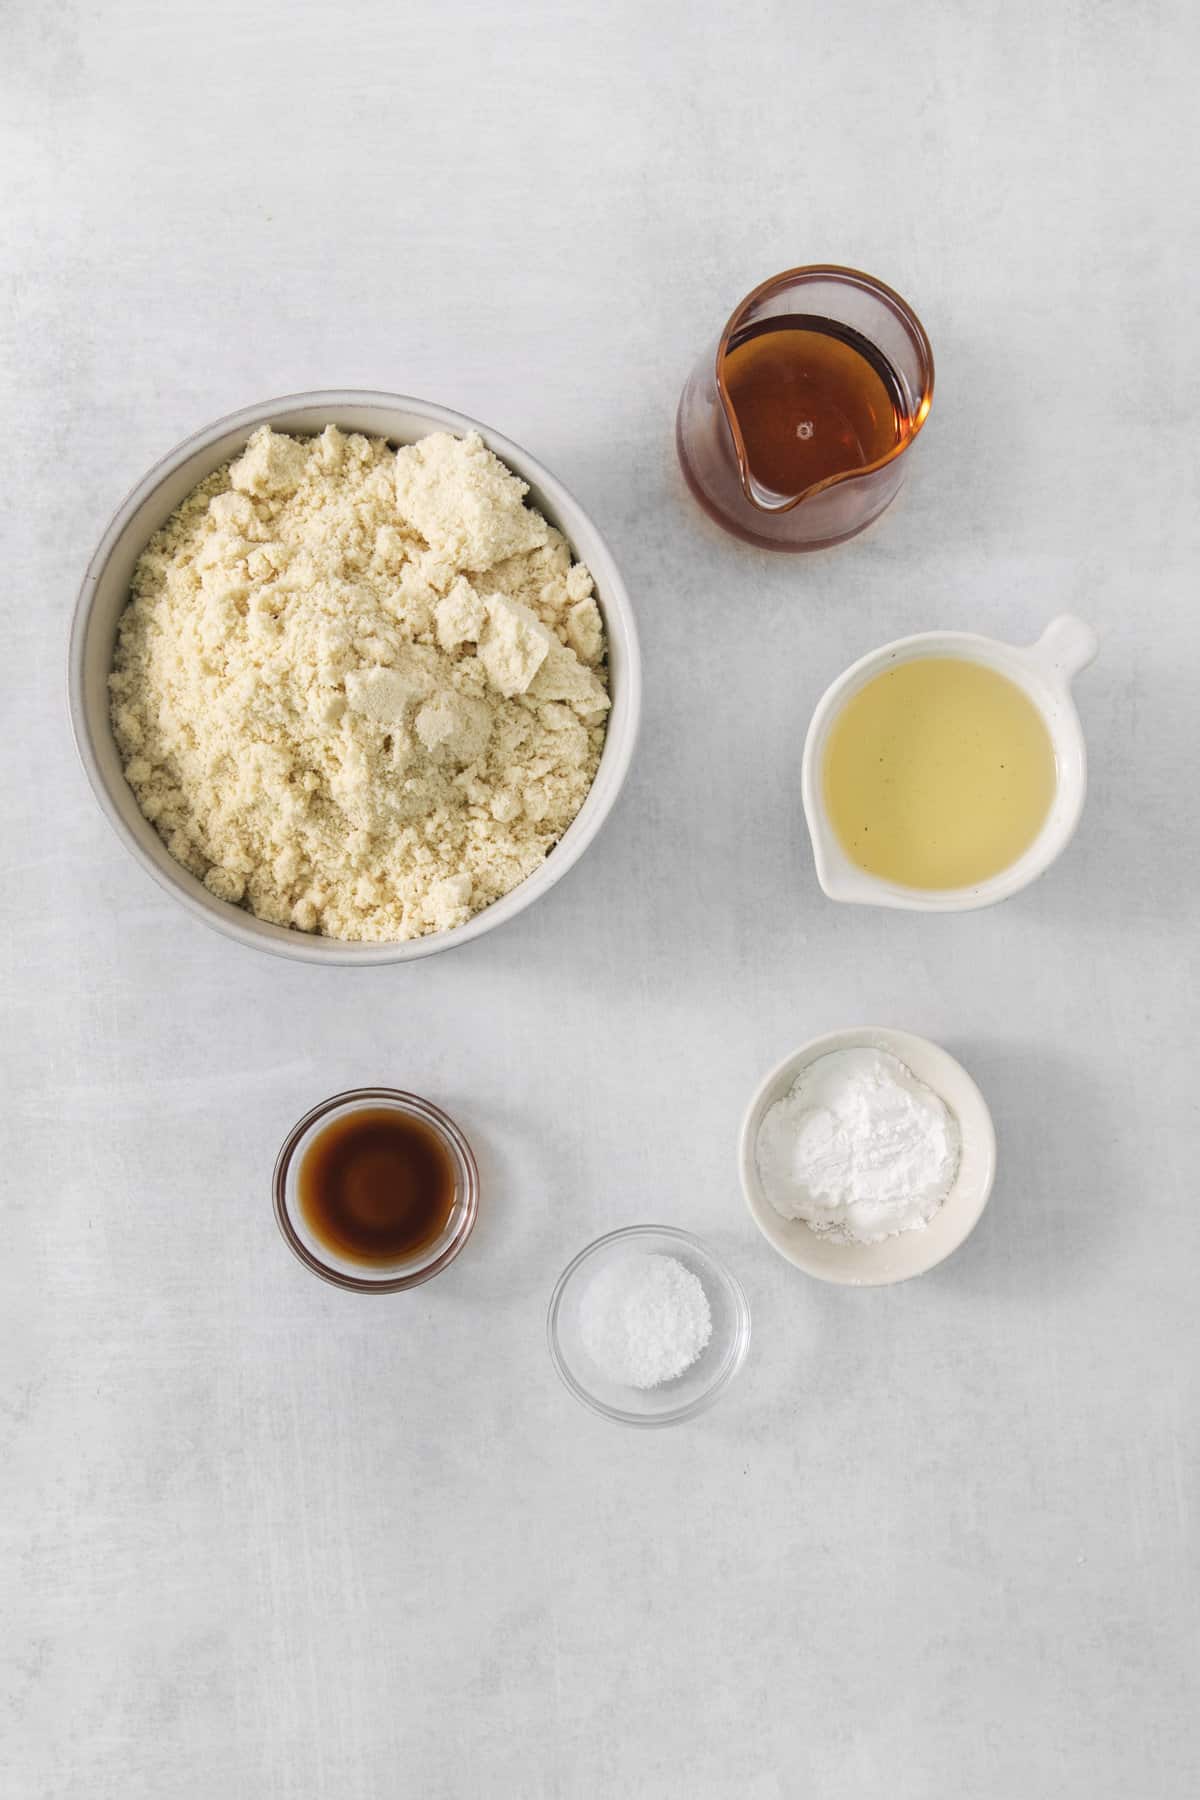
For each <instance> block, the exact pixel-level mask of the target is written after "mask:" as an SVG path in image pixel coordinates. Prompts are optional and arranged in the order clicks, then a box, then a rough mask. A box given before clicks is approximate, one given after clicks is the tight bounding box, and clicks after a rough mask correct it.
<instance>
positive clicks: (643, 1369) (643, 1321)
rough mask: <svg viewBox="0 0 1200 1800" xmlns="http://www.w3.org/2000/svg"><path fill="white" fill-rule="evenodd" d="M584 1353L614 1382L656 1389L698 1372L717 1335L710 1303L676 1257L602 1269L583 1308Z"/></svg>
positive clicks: (639, 1257) (617, 1262)
mask: <svg viewBox="0 0 1200 1800" xmlns="http://www.w3.org/2000/svg"><path fill="white" fill-rule="evenodd" d="M579 1329H580V1333H581V1335H582V1338H583V1345H584V1349H585V1350H586V1351H587V1353H588V1355H589V1356H590V1357H591V1359H592V1361H593V1362H594V1363H595V1364H596V1365H597V1367H598V1368H599V1369H601V1370H602V1371H603V1372H604V1374H605V1375H607V1376H608V1378H609V1380H610V1381H619V1382H621V1383H622V1384H623V1385H624V1386H625V1387H632V1388H652V1387H657V1386H658V1385H659V1383H660V1382H663V1381H674V1379H675V1378H676V1376H677V1375H682V1374H683V1372H684V1370H685V1369H690V1368H691V1366H692V1364H693V1363H694V1362H695V1360H696V1358H697V1357H698V1356H699V1354H700V1352H701V1351H702V1350H703V1349H704V1346H705V1345H706V1344H707V1343H708V1340H709V1339H710V1338H711V1336H712V1314H711V1312H710V1311H709V1305H708V1296H707V1294H706V1293H705V1292H704V1288H703V1286H702V1284H701V1282H700V1279H699V1277H698V1276H696V1275H693V1273H692V1271H691V1270H690V1269H685V1268H684V1266H683V1264H682V1263H681V1262H677V1261H676V1259H675V1257H673V1256H647V1255H645V1254H644V1253H636V1254H631V1255H628V1256H622V1257H618V1258H616V1259H614V1260H613V1261H612V1262H610V1263H606V1264H605V1266H604V1267H603V1268H602V1269H601V1270H599V1272H598V1273H597V1274H596V1275H595V1276H594V1277H593V1279H592V1281H591V1283H590V1284H589V1286H588V1288H587V1290H586V1291H585V1293H584V1296H583V1301H582V1303H581V1305H580V1309H579Z"/></svg>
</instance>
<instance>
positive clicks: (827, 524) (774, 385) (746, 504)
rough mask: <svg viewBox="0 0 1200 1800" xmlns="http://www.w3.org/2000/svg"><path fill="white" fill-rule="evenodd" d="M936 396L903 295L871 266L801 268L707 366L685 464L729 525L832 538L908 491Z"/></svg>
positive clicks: (799, 545)
mask: <svg viewBox="0 0 1200 1800" xmlns="http://www.w3.org/2000/svg"><path fill="white" fill-rule="evenodd" d="M772 357H773V358H774V360H773V361H771V360H769V359H770V358H772ZM750 358H754V359H755V361H754V364H753V365H752V364H751V362H750V360H749V359H750ZM845 382H849V383H850V386H849V388H848V389H845V390H843V389H842V388H840V387H839V386H838V384H839V383H845ZM847 395H848V397H849V400H850V401H851V402H853V404H851V405H849V406H845V405H843V404H842V400H843V398H844V397H845V396H847ZM932 400H933V352H932V351H931V350H930V347H929V339H928V338H927V337H926V335H925V330H924V327H923V326H922V324H921V321H920V320H919V319H918V318H917V315H916V314H915V313H914V312H913V310H912V308H911V307H910V306H909V305H907V303H906V302H905V301H904V300H902V299H901V298H900V296H899V294H896V293H893V292H892V290H891V288H889V287H885V286H884V284H883V283H882V282H881V281H876V280H875V279H874V278H873V277H872V276H870V275H864V274H862V273H861V272H860V271H859V270H857V269H842V268H838V267H836V266H834V265H832V264H825V265H822V264H815V265H813V266H812V267H811V268H803V269H788V270H786V271H785V272H784V273H783V274H782V275H775V276H773V277H772V278H771V280H770V281H764V282H763V283H762V285H761V286H760V287H757V288H755V290H754V292H753V293H752V294H748V295H747V296H746V298H745V299H744V300H743V301H742V302H741V304H740V305H739V306H737V307H736V308H735V309H734V312H733V316H732V317H731V318H730V320H729V323H728V324H727V325H726V327H725V329H724V331H723V332H722V333H721V336H720V338H719V339H718V341H717V344H716V347H715V350H713V349H710V350H708V351H706V353H705V354H704V355H703V356H702V357H701V358H700V361H699V362H698V363H697V365H696V367H695V368H694V369H693V371H692V374H691V378H690V379H689V381H688V383H687V386H686V387H685V388H684V390H683V395H682V398H681V399H680V402H679V414H678V417H677V419H676V426H675V438H676V445H677V448H678V451H679V461H680V464H681V465H682V468H683V473H684V475H685V476H686V478H687V483H688V486H689V487H690V488H691V490H692V492H693V494H695V496H696V498H697V500H698V501H699V502H700V504H701V506H703V507H704V509H705V511H706V512H707V513H709V514H710V515H711V516H712V518H714V519H715V520H716V521H717V523H718V524H719V525H723V526H724V527H725V529H726V530H727V531H732V532H735V533H736V534H737V536H739V537H742V538H745V539H747V540H748V541H749V542H750V543H752V544H759V545H761V546H763V547H764V548H765V549H768V550H819V549H824V548H826V547H827V546H828V545H831V544H840V543H843V542H844V541H845V540H846V539H847V538H851V537H854V536H855V534H856V533H857V532H860V531H862V530H863V529H864V527H865V526H867V525H869V524H870V523H871V521H872V520H873V519H877V518H878V517H879V514H880V513H881V512H882V511H883V510H884V508H885V507H886V506H888V505H890V503H891V502H892V501H893V500H894V499H895V497H896V495H897V493H898V492H899V490H900V486H901V483H902V482H903V480H904V476H905V473H906V472H907V458H906V454H905V453H906V452H907V451H908V449H909V448H910V447H911V445H912V443H913V440H914V439H915V438H916V436H917V433H918V432H919V431H920V429H921V427H922V425H923V424H924V423H925V420H926V418H927V417H928V415H929V408H930V405H931V403H932ZM789 474H790V475H791V476H792V477H793V479H791V480H789V479H788V477H789Z"/></svg>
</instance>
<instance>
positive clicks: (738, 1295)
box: [546, 1225, 753, 1429]
mask: <svg viewBox="0 0 1200 1800" xmlns="http://www.w3.org/2000/svg"><path fill="white" fill-rule="evenodd" d="M640 1237H655V1238H669V1239H671V1240H673V1241H674V1242H675V1243H677V1244H684V1245H686V1246H687V1247H688V1249H689V1250H691V1251H692V1252H693V1253H694V1254H695V1255H696V1256H698V1258H699V1259H700V1260H701V1261H702V1262H704V1263H706V1264H708V1265H710V1266H711V1267H712V1268H713V1269H714V1270H715V1271H716V1273H717V1275H718V1276H719V1277H720V1279H721V1280H722V1281H723V1282H724V1283H725V1285H726V1287H727V1288H728V1290H729V1292H730V1294H731V1296H732V1300H733V1307H734V1311H735V1313H736V1314H737V1330H736V1332H735V1334H734V1339H733V1343H732V1345H731V1347H730V1350H729V1354H728V1355H727V1356H726V1358H725V1361H724V1363H723V1364H722V1366H721V1368H720V1369H719V1370H718V1372H717V1374H716V1375H715V1376H714V1377H713V1380H712V1382H711V1383H710V1384H709V1386H708V1387H707V1388H705V1390H704V1392H703V1393H702V1394H697V1395H696V1397H695V1399H693V1400H689V1401H688V1402H687V1403H686V1404H685V1405H683V1406H679V1407H675V1408H673V1409H669V1410H668V1411H666V1412H662V1413H635V1412H627V1411H626V1410H625V1409H624V1408H623V1407H619V1406H610V1405H609V1404H608V1402H607V1401H604V1400H601V1399H600V1398H599V1397H598V1396H597V1395H595V1394H593V1393H591V1392H590V1391H589V1390H588V1389H587V1388H585V1387H584V1386H583V1384H582V1382H579V1381H577V1380H576V1378H575V1376H574V1375H573V1374H572V1373H571V1370H570V1368H569V1367H568V1365H567V1362H566V1359H565V1357H564V1356H563V1354H562V1350H561V1348H560V1344H559V1336H558V1316H559V1313H560V1311H561V1308H562V1301H563V1296H564V1294H565V1293H566V1290H567V1288H568V1286H569V1285H570V1282H571V1280H572V1278H573V1277H574V1276H575V1275H576V1274H578V1272H579V1270H580V1269H581V1268H582V1266H583V1264H584V1263H586V1262H588V1261H590V1260H591V1258H592V1256H593V1255H594V1254H595V1253H596V1252H597V1251H599V1250H603V1249H604V1248H605V1247H606V1246H607V1245H610V1244H614V1243H616V1242H618V1241H620V1240H622V1239H636V1238H640ZM752 1327H753V1321H752V1318H751V1314H750V1302H749V1301H748V1300H747V1298H746V1290H745V1289H744V1288H743V1286H742V1284H741V1282H740V1281H739V1280H738V1278H737V1276H736V1275H735V1274H734V1272H733V1270H732V1269H731V1268H730V1267H729V1265H728V1263H727V1262H726V1261H725V1259H724V1258H723V1257H721V1256H719V1255H718V1254H717V1252H716V1251H715V1250H713V1249H711V1248H710V1246H709V1245H708V1244H706V1243H705V1242H704V1240H703V1238H699V1237H697V1236H696V1235H695V1233H694V1232H691V1231H684V1230H683V1229H682V1228H681V1227H680V1226H678V1225H621V1226H618V1228H617V1229H616V1230H615V1231H606V1232H604V1233H603V1235H602V1236H600V1237H598V1238H593V1239H592V1241H591V1242H590V1243H588V1244H585V1245H584V1246H583V1249H582V1250H580V1251H578V1252H577V1253H576V1254H575V1255H574V1256H573V1257H572V1258H571V1260H570V1262H569V1263H568V1264H567V1266H566V1268H565V1269H564V1270H563V1272H562V1274H561V1275H560V1276H559V1278H558V1280H557V1281H556V1282H555V1284H554V1291H553V1293H552V1294H551V1296H550V1304H549V1306H548V1307H547V1309H546V1342H547V1345H548V1347H549V1351H550V1360H551V1362H552V1363H553V1364H554V1369H555V1373H556V1374H557V1375H558V1378H559V1380H560V1381H561V1382H562V1384H563V1386H564V1387H565V1388H567V1390H568V1391H569V1392H570V1393H572V1394H573V1395H574V1396H575V1398H576V1400H578V1401H580V1402H581V1403H582V1404H583V1405H584V1406H586V1407H588V1408H589V1410H590V1411H592V1412H594V1413H598V1414H599V1415H600V1416H601V1418H605V1419H611V1420H612V1421H613V1422H614V1423H615V1424H618V1425H632V1426H634V1427H636V1428H639V1429H647V1428H648V1429H655V1428H657V1427H658V1426H662V1425H680V1424H682V1423H683V1421H684V1420H685V1419H691V1418H694V1417H695V1416H696V1414H697V1413H701V1412H705V1411H707V1409H708V1408H709V1407H710V1406H712V1405H713V1403H714V1402H715V1401H716V1400H717V1399H718V1397H719V1396H720V1395H721V1394H723V1393H724V1391H725V1389H726V1388H727V1387H728V1386H729V1383H730V1382H731V1381H732V1380H733V1378H734V1376H735V1375H736V1374H737V1372H738V1370H739V1369H740V1368H741V1366H742V1364H743V1363H744V1362H745V1360H746V1356H747V1353H748V1351H749V1349H750V1334H751V1330H752Z"/></svg>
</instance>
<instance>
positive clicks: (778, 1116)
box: [755, 1049, 962, 1244]
mask: <svg viewBox="0 0 1200 1800" xmlns="http://www.w3.org/2000/svg"><path fill="white" fill-rule="evenodd" d="M961 1148H962V1136H961V1133H960V1131H959V1127H958V1120H957V1119H956V1118H955V1117H954V1114H953V1113H952V1112H951V1111H950V1109H949V1107H948V1106H947V1105H946V1104H945V1102H944V1101H943V1100H941V1099H939V1097H938V1095H937V1094H935V1093H934V1092H933V1090H932V1089H931V1088H928V1087H926V1086H925V1083H924V1082H923V1081H918V1080H917V1078H916V1076H915V1075H914V1074H913V1072H912V1070H911V1069H909V1068H906V1067H905V1065H904V1064H903V1063H902V1062H901V1061H900V1059H899V1058H898V1057H895V1056H891V1055H889V1054H888V1052H887V1051H884V1050H868V1049H853V1050H834V1051H832V1052H831V1053H830V1055H828V1056H821V1057H818V1058H817V1060H816V1061H815V1062H813V1063H810V1064H809V1066H808V1067H807V1068H806V1069H804V1070H803V1071H802V1073H801V1074H800V1076H799V1078H798V1079H797V1081H796V1082H795V1083H794V1085H793V1086H792V1088H791V1089H790V1091H789V1092H788V1093H787V1094H786V1095H785V1096H784V1098H783V1099H782V1100H777V1101H776V1102H775V1104H774V1106H772V1107H771V1108H770V1110H769V1111H768V1112H767V1114H766V1116H765V1118H764V1119H763V1122H762V1124H761V1126H760V1127H759V1133H758V1142H757V1144H756V1147H755V1154H756V1159H757V1163H758V1172H759V1176H760V1178H761V1180H762V1184H763V1188H764V1190H765V1192H766V1196H767V1199H768V1200H769V1201H770V1202H771V1205H772V1206H773V1207H774V1208H775V1210H776V1212H778V1213H781V1214H782V1215H783V1217H784V1218H785V1219H803V1220H804V1221H805V1223H806V1224H808V1225H811V1226H812V1227H813V1229H814V1230H817V1231H829V1232H831V1233H834V1234H836V1235H837V1236H839V1237H842V1238H847V1239H850V1240H852V1241H853V1242H856V1243H860V1244H874V1243H878V1242H879V1241H880V1240H881V1239H882V1238H887V1237H892V1236H894V1234H895V1233H896V1232H898V1231H913V1230H919V1229H920V1228H922V1227H923V1226H925V1225H927V1224H928V1223H929V1221H930V1219H931V1218H932V1217H933V1215H934V1214H935V1213H936V1211H937V1209H938V1207H939V1206H940V1205H941V1204H942V1201H943V1200H944V1199H945V1198H946V1195H947V1194H948V1193H949V1192H950V1189H951V1187H952V1186H953V1185H954V1178H955V1176H956V1175H957V1173H958V1162H959V1156H960V1153H961Z"/></svg>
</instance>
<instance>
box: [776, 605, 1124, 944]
mask: <svg viewBox="0 0 1200 1800" xmlns="http://www.w3.org/2000/svg"><path fill="white" fill-rule="evenodd" d="M1098 649H1099V643H1098V640H1097V638H1096V634H1095V632H1094V631H1093V630H1092V628H1091V626H1090V625H1085V624H1084V622H1083V620H1082V619H1076V618H1072V617H1071V615H1070V614H1068V613H1064V614H1062V616H1061V617H1059V618H1057V619H1053V620H1051V622H1050V624H1049V625H1048V626H1047V627H1046V629H1045V631H1044V632H1043V633H1042V635H1041V637H1040V638H1039V639H1038V641H1037V643H1036V644H1031V645H1029V646H1028V647H1026V646H1023V645H1018V644H1005V643H1002V642H1001V641H1000V639H999V638H989V637H980V636H978V635H977V634H976V633H974V632H970V631H924V632H920V633H919V634H918V635H917V636H915V637H906V638H897V639H896V641H895V642H894V643H891V644H884V645H883V646H882V647H881V648H880V649H878V650H872V651H871V653H870V655H869V656H864V657H862V658H861V659H860V660H859V661H858V662H856V663H854V664H853V665H852V666H851V667H850V668H849V669H847V670H846V672H845V674H844V675H839V677H838V679H837V680H836V681H835V682H834V683H833V684H832V686H831V687H828V688H827V689H826V690H825V693H824V694H823V695H822V696H821V699H820V700H819V701H818V702H817V708H816V711H815V712H814V713H813V716H812V722H811V724H810V725H809V728H808V736H807V738H806V739H805V742H804V762H803V767H802V770H801V791H802V794H803V798H804V816H805V818H806V820H807V821H808V834H809V837H810V838H811V839H812V847H813V860H814V861H815V863H816V867H817V880H818V881H819V882H820V884H821V887H822V888H823V890H824V891H825V893H826V894H827V895H828V896H829V898H830V899H831V900H846V901H849V902H850V903H851V904H853V905H858V906H895V907H900V908H902V909H904V910H905V911H908V912H968V911H970V910H971V909H972V908H974V907H978V906H994V905H995V904H996V902H997V901H998V900H1007V899H1008V898H1009V896H1010V895H1011V894H1015V893H1017V892H1019V890H1020V889H1021V888H1023V887H1028V886H1029V883H1030V882H1031V881H1036V880H1037V878H1038V876H1039V875H1043V874H1044V873H1045V872H1046V870H1047V869H1048V868H1049V867H1050V864H1051V863H1052V862H1053V861H1054V860H1055V858H1056V857H1058V856H1061V854H1062V852H1063V851H1064V850H1065V849H1066V847H1067V845H1068V844H1069V843H1070V841H1071V838H1072V837H1073V836H1074V833H1075V827H1076V826H1077V825H1078V823H1079V817H1080V814H1081V813H1082V811H1083V801H1084V796H1085V794H1086V793H1087V749H1086V746H1085V744H1084V739H1083V727H1082V725H1081V724H1080V723H1079V714H1078V713H1077V712H1076V710H1075V702H1074V700H1073V699H1072V698H1071V681H1072V678H1073V677H1074V676H1076V675H1078V673H1079V671H1080V670H1081V669H1085V668H1086V667H1087V665H1088V663H1090V662H1091V660H1092V658H1093V657H1094V656H1095V654H1096V652H1097V650H1098ZM926 656H958V657H964V658H967V659H969V660H971V661H973V662H979V663H984V664H986V665H987V666H988V667H989V668H992V669H996V670H997V671H998V672H999V673H1000V674H1001V675H1007V676H1008V678H1009V680H1010V681H1014V682H1015V683H1016V684H1017V686H1018V687H1019V688H1020V689H1021V690H1022V691H1023V692H1024V693H1026V694H1028V696H1029V698H1030V699H1031V700H1032V702H1033V704H1034V705H1035V706H1036V707H1037V709H1038V711H1039V712H1040V713H1041V715H1042V718H1043V719H1044V720H1045V722H1046V729H1047V731H1049V733H1050V741H1051V743H1052V744H1053V746H1054V760H1055V763H1056V765H1057V785H1056V787H1055V793H1054V799H1053V801H1052V802H1051V806H1050V811H1049V813H1048V814H1047V816H1046V822H1045V824H1044V825H1043V826H1042V829H1041V830H1040V831H1039V833H1038V835H1037V837H1036V838H1035V839H1034V840H1033V843H1032V844H1031V845H1030V846H1029V848H1028V850H1026V851H1025V853H1024V854H1023V855H1022V856H1019V857H1018V858H1017V860H1016V862H1014V863H1010V864H1009V866H1008V868H1007V869H1001V870H1000V872H999V874H998V875H993V876H991V877H990V879H989V880H987V881H981V882H979V883H978V884H977V885H976V886H974V887H961V888H944V889H942V888H938V889H934V888H911V887H902V886H901V885H900V884H899V883H898V882H893V881H884V880H883V879H882V878H881V877H880V876H878V875H872V874H870V873H869V871H868V870H866V869H860V868H859V866H858V864H857V863H854V862H851V860H850V858H849V857H848V856H847V854H846V852H845V850H843V848H842V845H841V842H840V841H839V839H838V835H837V833H836V831H835V830H834V828H833V825H832V823H831V821H830V818H829V814H828V812H827V811H826V809H825V793H824V780H823V771H824V763H825V750H826V746H827V745H828V742H829V733H830V731H831V730H832V728H833V724H834V721H835V720H836V718H837V716H838V714H839V713H840V712H841V710H842V708H843V707H844V706H845V704H846V702H847V701H848V700H849V699H850V698H851V697H852V696H853V695H854V694H857V693H858V691H859V689H860V688H864V687H865V686H866V685H867V683H868V682H869V681H873V680H874V678H875V676H876V675H882V674H883V672H884V670H885V669H889V668H893V667H894V666H895V665H896V664H897V663H901V662H915V661H916V660H917V659H919V658H921V657H926Z"/></svg>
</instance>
